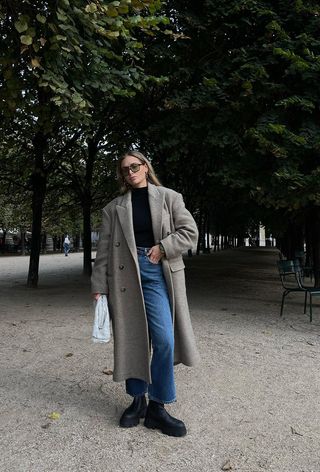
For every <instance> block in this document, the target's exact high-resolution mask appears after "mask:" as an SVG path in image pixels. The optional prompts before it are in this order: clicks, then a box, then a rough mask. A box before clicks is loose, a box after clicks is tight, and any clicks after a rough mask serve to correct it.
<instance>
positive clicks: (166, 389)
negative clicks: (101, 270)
mask: <svg viewBox="0 0 320 472" xmlns="http://www.w3.org/2000/svg"><path fill="white" fill-rule="evenodd" d="M137 251H138V261H139V267H140V276H141V284H142V291H143V297H144V302H145V307H146V315H147V321H148V327H149V335H150V337H151V343H152V360H151V382H152V383H151V384H150V385H148V384H147V383H146V382H145V381H144V380H141V379H127V380H126V392H127V393H128V394H129V395H131V396H132V397H136V396H140V395H144V394H145V393H148V396H149V399H150V400H154V401H156V402H159V403H172V402H174V401H175V400H176V387H175V382H174V372H173V363H174V333H173V324H172V315H171V308H170V302H169V295H168V289H167V285H166V281H165V279H164V275H163V271H162V264H161V262H160V263H159V264H153V263H152V262H150V261H149V258H148V256H147V255H146V253H147V252H148V248H138V249H137Z"/></svg>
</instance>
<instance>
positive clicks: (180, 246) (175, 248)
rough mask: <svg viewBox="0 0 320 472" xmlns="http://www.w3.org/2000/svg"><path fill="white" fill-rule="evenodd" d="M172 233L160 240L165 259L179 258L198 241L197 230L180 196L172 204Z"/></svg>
mask: <svg viewBox="0 0 320 472" xmlns="http://www.w3.org/2000/svg"><path fill="white" fill-rule="evenodd" d="M171 211H172V215H171V216H172V219H173V224H174V231H173V232H172V233H171V234H169V235H168V236H167V237H165V238H164V239H162V240H161V243H162V245H163V248H164V250H165V253H166V258H167V259H172V258H174V257H178V256H180V255H181V254H182V253H183V252H184V251H187V250H188V249H192V247H194V245H195V244H197V241H198V229H197V225H196V222H195V221H194V219H193V217H192V215H191V213H190V212H189V211H188V210H187V209H186V207H185V204H184V201H183V198H182V195H181V194H180V193H177V194H176V197H175V198H174V200H173V204H172V208H171Z"/></svg>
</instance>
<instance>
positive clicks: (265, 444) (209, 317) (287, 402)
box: [0, 248, 320, 472]
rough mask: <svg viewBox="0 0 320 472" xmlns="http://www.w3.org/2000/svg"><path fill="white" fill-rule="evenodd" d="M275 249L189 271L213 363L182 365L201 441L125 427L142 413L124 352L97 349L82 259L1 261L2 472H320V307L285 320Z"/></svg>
mask: <svg viewBox="0 0 320 472" xmlns="http://www.w3.org/2000/svg"><path fill="white" fill-rule="evenodd" d="M277 258H278V254H277V251H276V250H274V249H258V248H256V249H254V248H247V249H245V248H244V249H233V250H227V251H223V252H219V253H216V254H211V255H208V256H199V257H192V258H190V259H187V260H186V276H187V286H188V296H189V301H190V308H191V314H192V320H193V326H194V330H195V334H196V338H197V341H198V346H199V349H200V353H201V357H202V361H201V364H200V365H199V366H198V367H196V368H192V369H191V368H187V367H184V366H177V368H176V380H177V393H178V402H177V403H176V404H174V405H171V406H170V407H169V410H170V412H171V413H172V414H174V415H176V416H178V417H181V418H182V419H184V420H185V422H186V425H187V428H188V435H187V436H186V437H185V438H170V437H166V436H164V435H162V434H161V433H159V432H157V431H150V430H147V429H146V428H144V426H143V424H142V423H141V425H140V426H139V427H137V428H132V429H128V430H126V429H121V428H119V427H118V419H119V416H120V414H121V412H122V410H123V409H124V408H125V406H126V405H127V403H128V398H127V397H126V395H125V393H124V390H123V385H122V384H118V383H114V382H113V381H112V378H111V376H110V375H107V374H106V373H104V372H108V370H110V369H112V344H108V345H106V346H105V345H94V344H93V343H92V342H91V339H90V331H91V325H92V304H91V300H90V297H89V283H88V280H86V279H85V278H83V277H82V275H81V263H82V255H81V254H70V256H69V257H64V256H63V255H61V254H57V255H44V256H41V268H40V285H39V288H38V289H37V290H30V289H27V288H26V286H25V281H26V274H27V268H28V257H1V258H0V279H1V280H0V471H1V472H2V471H3V472H81V471H88V472H109V471H110V472H111V471H113V472H120V471H123V472H174V471H179V472H189V471H190V472H219V471H220V470H230V471H239V472H260V471H261V472H264V471H268V472H271V471H272V472H319V471H320V450H319V442H320V421H319V417H320V400H319V399H320V362H319V360H320V356H319V354H320V347H319V341H320V304H319V303H318V302H316V303H315V308H314V322H313V323H312V324H310V323H309V321H308V317H307V316H306V315H303V314H302V311H303V303H302V299H301V296H299V295H296V296H291V298H290V299H289V300H288V303H287V304H286V306H285V315H284V317H283V318H280V317H279V309H280V300H281V288H280V285H279V280H278V276H277V272H276V268H275V267H276V266H275V262H276V260H277Z"/></svg>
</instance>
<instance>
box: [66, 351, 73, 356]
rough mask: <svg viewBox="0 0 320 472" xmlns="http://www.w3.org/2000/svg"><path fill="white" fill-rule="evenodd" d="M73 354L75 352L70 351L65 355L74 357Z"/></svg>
mask: <svg viewBox="0 0 320 472" xmlns="http://www.w3.org/2000/svg"><path fill="white" fill-rule="evenodd" d="M72 356H73V352H68V354H66V355H65V356H64V357H72Z"/></svg>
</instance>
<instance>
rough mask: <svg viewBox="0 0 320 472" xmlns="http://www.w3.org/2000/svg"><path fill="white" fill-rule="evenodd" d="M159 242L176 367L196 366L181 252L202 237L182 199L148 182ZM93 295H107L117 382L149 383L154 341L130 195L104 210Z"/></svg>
mask: <svg viewBox="0 0 320 472" xmlns="http://www.w3.org/2000/svg"><path fill="white" fill-rule="evenodd" d="M148 195H149V204H150V211H151V218H152V227H153V233H154V238H155V243H156V244H157V243H159V242H160V241H161V243H162V244H163V247H164V249H165V253H166V257H165V258H164V259H162V266H163V272H164V276H165V280H166V283H167V286H168V291H169V297H170V303H171V309H172V316H173V322H174V333H175V363H180V362H182V363H183V364H186V365H194V364H195V363H196V362H197V361H198V358H199V355H198V352H197V349H196V345H195V341H194V335H193V330H192V326H191V322H190V314H189V308H188V302H187V296H186V287H185V276H184V263H183V259H182V252H184V251H186V250H188V249H190V248H192V247H193V246H194V244H195V243H196V241H197V238H198V230H197V226H196V224H195V221H194V219H193V218H192V216H191V214H190V213H189V211H188V210H187V209H186V208H185V205H184V202H183V199H182V196H181V195H180V194H179V193H177V192H175V191H173V190H170V189H168V188H165V187H158V186H155V185H152V184H150V183H149V184H148ZM92 292H93V293H106V294H107V295H108V302H109V309H110V313H111V318H112V324H113V334H114V371H113V379H114V380H115V381H117V382H118V381H122V380H125V379H127V378H139V379H143V380H145V381H146V382H147V383H151V375H150V342H149V333H148V325H147V318H146V312H145V305H144V299H143V294H142V288H141V280H140V273H139V266H138V259H137V252H136V245H135V238H134V232H133V220H132V203H131V191H128V192H127V193H126V194H125V195H123V196H120V197H117V198H115V199H114V200H112V201H111V202H110V203H109V204H108V205H107V206H106V207H105V208H104V209H103V220H102V226H101V229H100V239H99V243H98V249H97V255H96V260H95V264H94V268H93V274H92Z"/></svg>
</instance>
